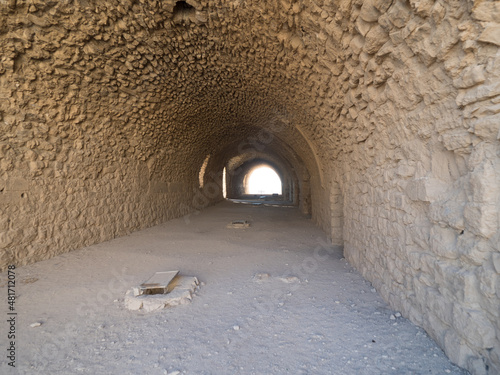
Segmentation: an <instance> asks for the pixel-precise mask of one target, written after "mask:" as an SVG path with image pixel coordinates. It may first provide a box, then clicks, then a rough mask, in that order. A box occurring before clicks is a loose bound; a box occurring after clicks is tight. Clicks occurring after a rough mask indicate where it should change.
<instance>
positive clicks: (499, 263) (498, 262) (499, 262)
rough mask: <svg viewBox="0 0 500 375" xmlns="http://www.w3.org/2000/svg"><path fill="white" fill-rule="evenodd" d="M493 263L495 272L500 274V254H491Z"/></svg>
mask: <svg viewBox="0 0 500 375" xmlns="http://www.w3.org/2000/svg"><path fill="white" fill-rule="evenodd" d="M491 261H492V263H493V267H495V271H496V272H497V273H498V274H500V253H493V254H491Z"/></svg>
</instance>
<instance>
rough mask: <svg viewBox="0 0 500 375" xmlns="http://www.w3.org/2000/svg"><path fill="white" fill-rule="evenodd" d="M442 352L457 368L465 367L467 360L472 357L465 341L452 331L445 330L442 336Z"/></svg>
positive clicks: (471, 352) (472, 353) (472, 354)
mask: <svg viewBox="0 0 500 375" xmlns="http://www.w3.org/2000/svg"><path fill="white" fill-rule="evenodd" d="M444 351H445V353H446V355H447V356H448V357H449V358H450V360H451V361H453V362H454V363H456V364H457V365H459V366H462V367H465V366H467V360H468V359H469V358H470V357H473V356H474V352H473V351H472V349H471V348H470V347H469V346H467V344H466V341H465V340H464V339H463V338H462V337H460V336H459V335H458V334H457V332H456V331H455V330H453V329H448V330H446V333H445V335H444Z"/></svg>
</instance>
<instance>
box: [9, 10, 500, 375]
mask: <svg viewBox="0 0 500 375" xmlns="http://www.w3.org/2000/svg"><path fill="white" fill-rule="evenodd" d="M181 5H182V4H177V2H176V1H175V0H164V1H156V0H120V1H118V0H106V1H98V0H59V1H41V0H9V1H2V2H0V49H1V50H2V52H3V53H2V56H1V57H0V248H2V249H5V251H3V252H2V253H1V255H0V269H4V268H5V266H6V265H7V264H9V263H16V264H26V263H28V262H33V261H38V260H41V259H46V258H48V257H51V256H54V255H56V254H59V253H62V252H66V251H69V250H71V249H75V248H78V247H82V246H85V245H89V244H91V243H95V242H100V241H104V240H107V239H110V238H113V237H115V236H119V235H123V234H126V233H128V232H130V231H132V230H136V229H139V228H143V227H146V226H150V225H154V224H156V223H159V222H162V221H165V220H168V219H171V218H174V217H179V216H182V215H185V214H187V213H189V212H192V211H193V210H198V209H202V208H204V207H206V206H207V205H209V204H213V203H215V202H217V201H219V200H220V199H222V193H221V191H220V190H218V191H212V190H213V187H214V186H216V187H218V188H220V187H221V183H222V174H221V173H222V170H223V168H224V167H229V164H230V163H231V160H233V161H234V160H240V159H241V160H243V159H242V158H246V159H245V160H246V161H250V159H251V158H250V159H249V158H247V156H245V155H248V154H252V153H253V154H255V155H258V156H259V157H264V159H266V158H267V160H268V161H271V162H272V160H277V161H279V162H280V163H281V164H282V165H283V166H285V168H286V169H287V171H286V173H287V174H288V175H290V176H293V179H294V185H293V187H294V194H295V196H296V197H297V201H298V203H299V205H300V207H301V208H302V210H303V211H304V212H306V213H311V214H312V219H313V220H314V221H315V222H316V223H318V225H319V226H321V227H322V228H323V229H324V230H325V231H326V232H327V233H329V234H331V237H332V241H333V242H335V243H336V244H342V243H343V244H344V245H345V255H346V257H347V258H348V259H349V261H350V262H351V263H352V264H353V265H355V266H356V267H357V268H358V269H359V270H360V271H361V272H362V273H363V275H364V276H365V277H366V278H367V279H369V280H370V281H371V282H372V283H373V284H374V285H375V287H376V288H377V289H378V290H379V292H380V293H381V294H382V295H383V296H384V298H385V299H386V300H387V301H389V303H391V305H392V306H393V308H395V309H398V310H401V312H402V313H403V314H404V315H405V316H407V317H409V318H410V319H412V320H413V321H414V322H415V323H417V324H419V325H421V326H422V327H424V328H425V329H426V330H427V332H429V333H430V334H431V335H432V337H433V338H434V339H435V340H436V341H437V342H438V343H439V344H440V345H441V346H442V347H443V348H444V350H445V351H446V353H447V354H448V356H450V358H451V359H452V360H453V361H454V362H456V363H458V364H459V365H461V366H464V367H466V368H468V369H470V370H471V371H473V372H474V373H477V374H482V373H487V372H488V371H489V373H492V374H493V373H498V372H500V358H499V357H500V352H499V350H500V344H499V343H500V341H499V338H500V326H499V323H498V322H500V316H499V314H500V308H499V305H500V303H499V301H500V276H499V275H500V256H499V254H500V249H499V245H498V244H499V243H500V238H499V236H500V234H499V230H498V226H499V221H500V218H499V212H500V188H499V186H500V172H499V171H500V161H499V158H500V152H499V144H500V143H499V128H500V125H499V124H500V119H499V113H500V96H499V95H500V84H499V82H500V77H499V75H500V73H499V72H500V67H499V65H500V54H499V49H498V47H499V46H498V44H499V42H498V41H499V40H500V36H499V29H500V8H499V5H498V2H495V1H486V0H485V1H475V2H473V1H469V0H454V1H445V0H436V1H434V0H419V1H417V0H409V1H403V0H388V1H386V0H366V1H361V0H342V1H325V0H298V1H289V0H280V1H260V2H258V1H245V0H238V1H237V0H234V1H222V0H196V1H194V0H192V1H189V0H188V1H187V5H186V4H184V5H182V6H181ZM207 155H211V156H210V158H209V159H208V162H207V163H204V162H205V160H206V157H207ZM235 158H236V159H235ZM238 158H239V159H238ZM203 166H204V167H203ZM202 167H203V168H204V173H203V184H202V185H203V188H201V187H200V169H201V168H202Z"/></svg>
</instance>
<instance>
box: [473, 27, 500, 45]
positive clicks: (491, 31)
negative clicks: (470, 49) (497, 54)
mask: <svg viewBox="0 0 500 375" xmlns="http://www.w3.org/2000/svg"><path fill="white" fill-rule="evenodd" d="M478 41H480V42H485V43H492V44H495V45H497V46H500V25H499V24H497V23H489V24H487V25H486V26H485V28H484V30H483V32H482V33H481V35H480V36H479V38H478Z"/></svg>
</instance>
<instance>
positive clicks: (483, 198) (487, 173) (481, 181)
mask: <svg viewBox="0 0 500 375" xmlns="http://www.w3.org/2000/svg"><path fill="white" fill-rule="evenodd" d="M496 180H497V177H496V173H495V167H494V166H493V164H492V163H491V162H490V161H485V162H483V164H481V165H480V166H479V167H477V168H476V169H475V170H474V172H473V173H472V174H471V177H470V186H471V189H472V201H473V202H475V203H485V204H494V202H496V200H497V199H498V197H499V194H500V186H498V185H497V183H496Z"/></svg>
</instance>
